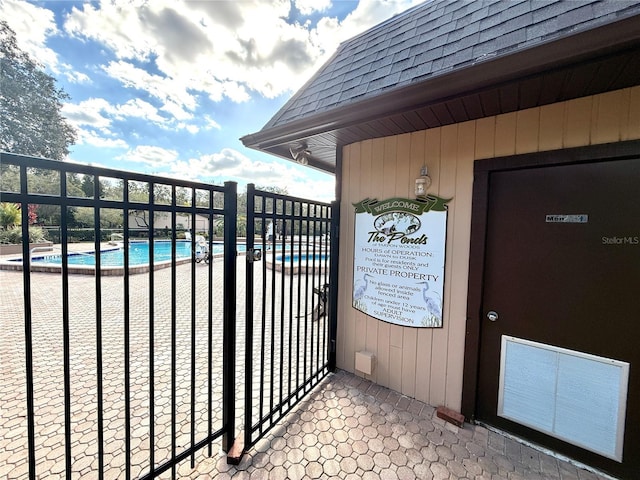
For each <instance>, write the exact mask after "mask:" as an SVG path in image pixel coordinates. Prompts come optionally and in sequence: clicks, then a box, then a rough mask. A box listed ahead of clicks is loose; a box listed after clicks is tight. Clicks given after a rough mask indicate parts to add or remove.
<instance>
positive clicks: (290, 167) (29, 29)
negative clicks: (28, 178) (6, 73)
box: [0, 0, 419, 201]
mask: <svg viewBox="0 0 640 480" xmlns="http://www.w3.org/2000/svg"><path fill="white" fill-rule="evenodd" d="M416 3H419V1H417V0H360V1H356V0H263V1H261V0H238V1H233V0H229V1H226V0H221V1H218V0H211V1H206V0H200V1H176V0H126V1H118V0H109V1H99V2H98V1H93V2H77V1H70V0H67V1H26V0H0V16H1V17H2V18H3V19H5V20H6V21H7V22H8V23H9V26H10V27H11V28H12V29H13V30H14V31H15V32H16V36H17V41H18V46H19V47H20V48H21V49H22V50H23V51H26V52H28V53H29V54H30V55H31V56H32V58H34V59H35V60H37V61H38V62H39V63H40V64H41V65H42V67H43V69H44V70H45V71H46V72H47V73H48V74H50V75H51V76H53V77H54V78H56V80H57V85H58V86H59V87H62V88H63V89H64V91H65V92H66V93H67V94H69V96H70V98H69V100H68V101H67V102H66V103H65V104H64V106H63V115H64V116H65V117H66V118H67V120H68V121H69V123H71V124H72V125H73V126H74V127H75V128H76V130H77V141H76V144H75V145H73V146H72V147H71V149H70V150H71V152H70V155H69V158H68V159H67V160H69V161H74V162H80V163H89V164H92V165H96V166H101V167H108V168H115V169H119V170H127V171H135V172H142V173H149V174H156V175H162V176H169V177H173V178H180V179H188V180H197V181H203V182H207V183H216V184H222V183H223V182H224V181H227V180H232V181H236V182H238V187H239V190H240V191H243V190H244V188H245V186H246V184H247V183H255V184H256V185H257V186H259V187H260V186H262V187H265V186H267V187H280V188H286V189H287V191H288V193H289V194H291V195H295V196H300V197H304V198H312V199H314V200H321V201H330V200H332V199H333V198H334V191H335V187H334V177H333V176H331V175H328V174H325V173H323V172H320V171H318V170H314V169H312V168H310V167H305V166H301V165H297V164H294V163H293V162H289V161H286V160H282V159H279V158H278V157H274V156H271V155H267V154H264V153H262V152H257V151H255V150H251V149H248V148H245V147H244V146H243V145H242V142H241V141H240V140H239V138H240V137H242V136H244V135H247V134H250V133H255V132H258V131H259V130H260V129H261V128H262V127H263V126H264V125H265V124H266V123H267V122H268V121H269V119H270V118H271V117H272V116H273V115H275V113H276V112H277V111H278V110H279V109H280V107H282V106H283V105H284V104H285V102H286V101H287V100H288V99H289V98H290V97H291V96H292V95H293V94H294V93H295V92H296V91H297V90H298V89H299V88H300V87H301V86H302V85H304V83H305V82H306V81H307V80H308V79H309V78H310V77H311V76H312V75H313V74H314V73H315V72H316V71H317V70H318V69H319V68H320V67H321V66H322V64H323V63H325V62H326V61H327V60H328V59H329V57H330V56H331V55H332V54H333V53H334V52H335V51H336V49H337V47H338V45H339V44H340V42H342V41H345V40H347V39H349V38H351V37H353V36H355V35H357V34H359V33H361V32H363V31H365V30H367V29H368V28H370V27H373V26H374V25H377V24H378V23H380V22H382V21H384V20H386V19H388V18H390V17H392V16H393V15H395V14H397V13H400V12H402V11H404V10H406V9H408V8H410V7H411V6H412V5H414V4H416Z"/></svg>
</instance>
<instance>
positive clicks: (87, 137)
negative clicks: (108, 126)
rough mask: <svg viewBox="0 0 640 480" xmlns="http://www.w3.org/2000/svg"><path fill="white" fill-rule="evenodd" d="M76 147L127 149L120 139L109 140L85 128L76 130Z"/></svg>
mask: <svg viewBox="0 0 640 480" xmlns="http://www.w3.org/2000/svg"><path fill="white" fill-rule="evenodd" d="M77 132H78V139H77V142H76V143H77V144H78V145H91V146H93V147H97V148H118V149H125V148H129V145H128V144H127V142H125V141H124V140H122V139H120V138H110V137H105V136H102V135H99V134H97V133H96V132H95V131H93V130H91V129H86V128H78V129H77Z"/></svg>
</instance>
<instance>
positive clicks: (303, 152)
mask: <svg viewBox="0 0 640 480" xmlns="http://www.w3.org/2000/svg"><path fill="white" fill-rule="evenodd" d="M289 152H290V153H291V158H293V159H294V160H295V161H296V162H298V163H299V164H300V165H308V164H309V157H310V156H311V150H309V148H308V147H307V144H306V143H301V144H300V145H298V146H297V147H289Z"/></svg>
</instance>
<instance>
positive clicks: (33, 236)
mask: <svg viewBox="0 0 640 480" xmlns="http://www.w3.org/2000/svg"><path fill="white" fill-rule="evenodd" d="M46 240H47V234H46V232H45V231H44V230H43V229H42V228H40V227H29V243H41V242H44V241H46ZM0 243H10V244H18V243H22V227H17V226H15V227H9V228H7V229H6V230H0Z"/></svg>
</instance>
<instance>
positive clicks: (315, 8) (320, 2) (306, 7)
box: [294, 0, 331, 15]
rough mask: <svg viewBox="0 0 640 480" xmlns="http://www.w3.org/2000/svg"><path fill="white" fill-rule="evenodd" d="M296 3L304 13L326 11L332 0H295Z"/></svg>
mask: <svg viewBox="0 0 640 480" xmlns="http://www.w3.org/2000/svg"><path fill="white" fill-rule="evenodd" d="M294 3H295V5H296V8H297V9H298V10H300V13H301V14H302V15H311V14H312V13H314V12H324V11H326V10H328V9H330V8H331V0H295V1H294Z"/></svg>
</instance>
